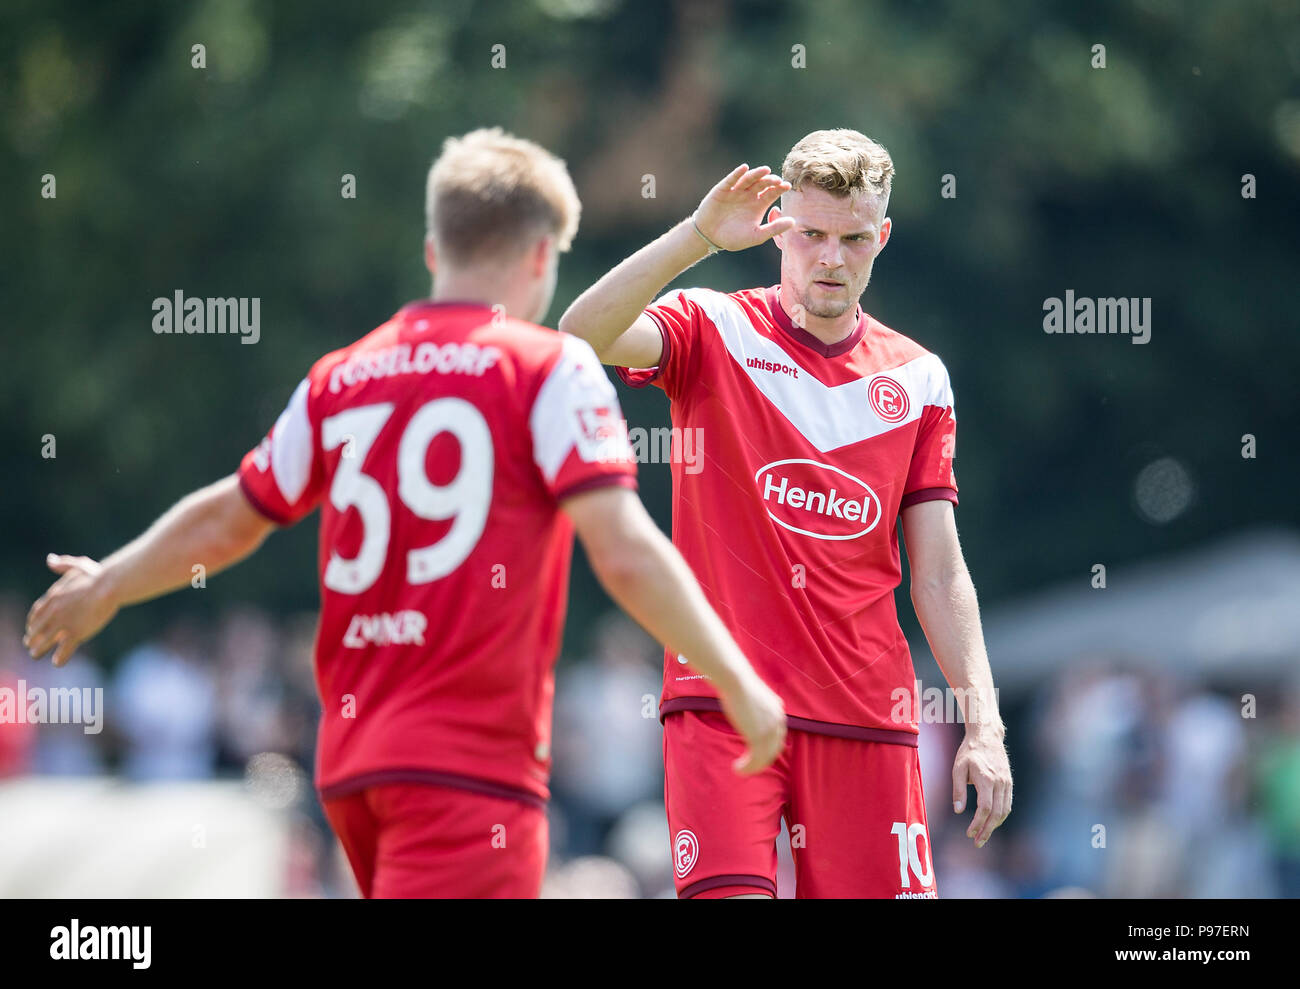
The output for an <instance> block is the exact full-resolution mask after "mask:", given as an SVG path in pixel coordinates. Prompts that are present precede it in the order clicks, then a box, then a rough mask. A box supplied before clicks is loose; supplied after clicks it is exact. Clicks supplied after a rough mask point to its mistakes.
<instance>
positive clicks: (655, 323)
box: [560, 129, 1011, 898]
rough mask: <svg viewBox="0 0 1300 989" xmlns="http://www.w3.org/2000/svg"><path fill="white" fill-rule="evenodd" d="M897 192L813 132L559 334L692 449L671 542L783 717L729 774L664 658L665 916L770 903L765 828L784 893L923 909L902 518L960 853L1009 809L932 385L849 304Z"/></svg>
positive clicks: (599, 290) (898, 338)
mask: <svg viewBox="0 0 1300 989" xmlns="http://www.w3.org/2000/svg"><path fill="white" fill-rule="evenodd" d="M893 171H894V168H893V162H892V160H891V159H890V156H889V153H888V152H887V151H886V150H885V149H884V148H883V147H881V146H880V145H879V144H878V143H876V142H875V141H872V140H871V139H869V138H867V137H866V136H864V135H862V134H860V133H858V132H857V131H853V130H846V129H840V130H827V131H816V132H813V133H811V134H809V135H807V136H806V137H805V138H803V140H801V141H800V142H799V143H798V144H797V145H796V146H795V147H794V148H793V149H792V150H791V151H790V153H789V155H788V156H787V157H786V160H785V162H784V164H783V167H782V170H781V174H780V175H779V176H778V175H776V174H774V173H773V172H772V171H771V169H769V168H767V167H766V166H764V167H760V168H749V167H748V166H747V165H741V166H739V167H738V168H736V169H735V170H734V171H732V172H731V174H729V175H727V176H726V177H725V178H723V179H722V180H721V181H720V182H719V183H718V184H717V185H716V186H714V188H713V189H712V190H710V191H709V193H708V194H707V195H706V196H705V197H704V199H703V201H702V202H701V203H700V205H699V208H698V209H697V210H696V211H695V213H694V215H693V216H692V217H690V218H688V219H686V220H684V221H682V222H681V223H679V224H677V225H676V226H675V227H673V228H672V229H671V230H669V231H668V232H667V233H666V234H664V235H663V236H661V237H660V238H658V239H657V240H655V241H654V242H652V243H651V244H649V245H648V246H646V247H644V248H642V249H641V250H640V251H638V252H636V253H635V254H633V255H632V256H631V257H629V258H627V259H626V260H625V261H623V262H622V263H621V264H619V265H618V266H617V267H615V268H614V269H613V270H611V271H610V272H608V273H607V274H606V275H605V276H604V277H603V278H601V279H600V281H598V282H597V283H596V284H595V285H594V286H592V287H591V288H590V289H588V290H587V291H586V292H584V293H583V294H582V295H581V296H580V297H579V298H578V299H577V300H576V301H575V302H574V303H573V305H572V306H571V307H570V308H569V310H568V311H567V312H566V313H565V314H564V316H563V318H562V319H561V321H560V327H561V329H562V330H566V331H568V332H570V333H573V334H575V335H577V336H580V337H582V338H583V339H585V340H587V341H588V342H589V343H590V344H591V345H592V347H593V349H594V350H595V351H596V353H597V354H598V355H599V357H600V359H601V360H602V361H604V362H605V363H607V364H613V365H615V366H616V368H617V371H618V374H619V376H620V377H621V378H622V380H623V381H624V382H625V383H626V384H628V385H630V386H632V387H644V386H645V385H648V384H654V385H656V386H657V387H659V388H662V389H663V390H664V392H665V393H666V394H667V395H668V398H669V400H670V408H671V415H672V422H673V427H674V434H675V435H691V436H693V437H695V449H696V452H697V456H696V458H695V459H696V460H697V461H702V463H703V468H702V469H700V467H699V463H697V464H696V469H693V470H684V469H683V465H682V463H680V462H679V461H680V459H681V458H679V457H673V464H672V471H673V489H674V510H673V511H674V517H673V541H674V544H675V545H676V546H677V548H678V549H679V550H681V552H682V555H683V556H684V557H685V559H686V560H687V562H688V563H689V564H690V565H691V568H692V569H693V570H694V571H695V573H696V575H697V577H698V578H699V580H700V583H701V585H702V586H703V588H704V591H705V594H706V596H707V597H708V599H709V601H710V603H711V604H712V605H713V606H714V607H715V608H716V609H717V610H718V613H719V614H720V615H721V616H722V618H723V620H724V621H725V622H726V623H727V626H728V628H729V629H730V630H731V632H732V634H733V635H734V636H735V637H736V639H737V641H738V642H739V643H740V644H741V646H742V648H743V649H744V650H745V653H746V655H748V656H749V657H750V659H751V661H752V662H753V663H754V664H755V667H756V668H757V669H758V671H759V672H760V673H761V674H762V675H763V677H764V679H765V680H766V681H767V682H768V683H769V684H770V685H771V686H772V687H773V689H775V690H776V692H777V693H778V694H780V696H781V698H782V700H783V701H784V702H785V706H786V710H787V712H788V722H789V726H790V728H791V731H790V733H789V736H788V738H787V740H786V746H785V750H784V751H783V752H782V754H781V757H780V758H779V759H778V760H777V761H776V762H775V763H774V764H773V765H772V766H770V767H769V768H768V769H766V770H764V771H763V772H761V773H759V774H757V775H754V776H752V777H748V778H739V777H735V775H734V774H731V773H729V771H728V767H729V765H730V762H731V760H732V759H733V758H734V757H735V755H736V753H737V752H738V751H739V750H740V748H741V746H742V741H741V739H739V738H737V736H736V735H735V733H734V732H733V731H731V729H730V728H729V727H728V725H727V724H726V723H725V721H724V720H723V719H722V717H721V715H720V714H719V713H718V712H720V711H723V710H725V709H726V703H725V701H724V700H723V699H721V698H719V697H718V696H717V691H716V687H717V686H718V685H717V684H715V683H714V682H713V680H712V678H711V676H710V675H709V673H708V671H707V670H705V669H703V668H702V667H701V666H700V665H699V664H698V663H697V662H696V657H695V656H693V655H691V653H690V652H689V651H682V650H674V649H673V648H672V647H669V648H668V650H667V652H666V654H665V661H664V690H663V698H662V702H661V705H660V715H661V718H662V719H663V721H664V732H665V743H664V751H665V760H666V764H665V771H666V787H665V789H666V801H667V808H668V820H669V828H670V832H671V834H672V838H673V861H674V867H675V873H676V884H677V891H678V895H679V896H681V897H695V896H701V897H725V896H773V895H775V893H776V881H775V880H776V841H775V839H776V837H777V835H778V834H779V833H780V824H781V819H782V818H783V817H784V818H785V821H786V824H787V826H788V829H789V831H790V833H791V836H792V841H791V844H792V848H793V852H794V860H795V870H796V894H797V895H798V896H801V897H897V898H910V897H933V896H935V895H937V888H936V885H935V877H934V869H933V864H932V856H931V850H930V839H929V831H928V823H927V821H926V814H925V803H924V800H923V796H922V789H921V772H920V762H919V759H918V754H917V736H918V720H919V719H918V716H919V714H920V711H919V710H918V700H919V698H918V697H917V696H916V690H915V674H914V672H913V668H912V661H911V655H910V652H909V650H908V645H907V641H906V639H905V638H904V636H903V633H902V631H901V629H900V627H899V624H898V617H897V614H896V612H895V608H894V597H893V595H894V589H895V588H896V587H897V586H898V584H899V583H900V580H901V566H900V549H899V542H898V534H897V526H898V522H899V520H900V519H901V521H902V529H903V536H904V540H905V542H906V548H907V554H908V561H909V565H910V569H911V592H912V594H911V596H912V603H913V606H914V607H915V609H916V613H917V616H918V618H919V619H920V621H921V625H922V627H923V629H924V631H925V634H926V637H927V638H928V640H929V643H930V645H931V648H932V649H933V652H934V654H935V657H936V659H937V660H938V662H939V665H940V667H941V669H942V670H943V672H944V675H945V676H946V678H947V679H948V682H949V685H950V688H951V689H952V690H953V691H954V693H955V694H956V695H957V697H956V699H957V701H958V703H959V704H960V706H961V710H962V715H963V720H964V721H965V725H966V734H965V738H964V740H963V741H962V743H961V746H960V748H959V750H958V752H957V756H956V760H955V762H954V765H953V773H952V795H953V809H954V811H956V812H957V813H961V812H962V811H963V810H964V808H965V805H966V794H967V788H968V786H974V787H975V791H976V794H977V801H978V803H977V807H976V810H975V813H974V815H973V819H972V821H971V823H970V826H969V828H968V830H967V835H968V836H969V837H970V838H972V839H974V840H975V842H976V844H977V845H979V846H983V845H984V844H985V843H986V842H987V841H988V839H989V836H990V835H991V834H992V832H993V831H994V829H995V828H997V827H998V826H999V825H1001V824H1002V822H1003V821H1004V820H1005V819H1006V817H1007V815H1008V814H1009V813H1010V811H1011V771H1010V766H1009V763H1008V759H1007V754H1006V749H1005V746H1004V743H1003V737H1004V734H1005V728H1004V726H1003V723H1002V719H1001V717H1000V715H999V712H998V706H997V701H996V696H995V692H994V689H993V677H992V673H991V671H990V668H989V662H988V657H987V655H986V653H985V648H984V641H983V633H982V632H981V629H980V621H979V608H978V605H977V603H976V598H975V589H974V585H973V583H972V581H971V578H970V574H969V572H968V570H967V567H966V563H965V561H964V559H963V556H962V552H961V547H960V545H959V543H958V539H957V529H956V523H955V517H954V511H953V508H954V506H955V505H956V503H957V482H956V478H955V476H954V473H953V456H954V453H955V441H956V417H955V414H954V410H953V397H952V389H951V385H950V383H949V378H948V372H947V370H946V369H945V367H944V365H943V363H942V361H940V359H939V358H938V356H937V355H935V354H932V353H930V352H928V351H927V350H926V349H925V348H923V347H922V346H920V345H919V344H917V343H916V342H915V341H913V340H911V339H909V338H907V337H905V336H903V335H902V334H900V333H897V332H895V331H894V330H892V329H890V328H889V327H887V326H885V325H883V324H882V323H881V322H879V321H878V320H876V319H874V318H873V317H871V316H870V315H868V314H867V313H865V312H863V310H862V308H861V307H860V305H859V299H860V298H861V296H862V294H863V292H864V291H865V290H866V287H867V283H868V281H869V280H870V277H871V271H872V267H873V265H874V263H875V259H876V257H877V256H878V255H879V253H880V252H881V251H882V250H883V249H884V247H885V245H886V244H887V243H888V241H889V236H890V231H891V228H892V221H891V220H890V219H889V218H888V215H887V207H888V203H889V195H890V191H891V186H892V180H893ZM778 199H779V200H780V205H779V206H778V205H777V201H778ZM769 239H772V240H773V241H774V242H775V244H776V246H777V247H778V248H779V249H780V251H781V278H780V282H779V284H776V285H772V286H769V287H767V288H755V289H746V290H743V291H738V292H731V293H724V292H716V291H712V290H708V289H698V288H693V289H683V290H674V291H671V292H668V293H667V294H664V295H663V296H662V297H659V296H660V293H662V292H663V290H664V288H665V287H666V286H667V285H668V284H669V283H670V282H672V281H673V280H674V279H676V278H677V277H678V276H679V275H680V274H681V273H682V272H684V271H685V270H686V269H687V268H690V267H691V266H692V265H695V264H697V263H698V262H700V261H702V260H703V259H704V258H706V257H708V256H709V255H711V254H713V253H716V252H717V251H720V250H723V251H739V250H745V249H747V248H750V247H754V246H756V245H759V244H762V243H765V242H766V241H767V240H769ZM657 297H659V298H658V299H657V301H655V300H656V298H657ZM679 430H680V431H681V432H680V433H679V432H678V431H679ZM687 431H690V432H689V433H688V432H687Z"/></svg>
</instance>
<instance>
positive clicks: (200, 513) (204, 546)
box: [23, 474, 275, 666]
mask: <svg viewBox="0 0 1300 989" xmlns="http://www.w3.org/2000/svg"><path fill="white" fill-rule="evenodd" d="M273 528H275V523H273V522H271V521H270V520H269V519H267V518H266V517H265V516H264V515H262V514H261V513H259V512H257V511H256V510H255V509H254V508H253V507H252V506H251V505H250V504H249V503H248V499H247V498H246V497H245V496H244V493H243V491H242V490H241V489H240V486H239V477H238V475H237V474H231V475H230V476H229V477H225V478H222V479H221V480H220V481H217V482H216V483H215V484H210V485H208V486H207V487H206V488H201V489H199V490H198V491H195V492H192V493H191V494H188V495H186V496H185V497H184V498H182V499H181V500H180V501H179V502H177V503H176V504H175V505H173V506H172V507H171V508H170V509H168V510H167V512H166V513H165V514H164V515H162V517H160V518H159V519H158V520H157V521H156V522H154V523H153V525H151V526H150V527H149V528H148V529H147V530H146V531H145V532H144V533H143V534H142V535H140V536H138V537H137V538H136V539H134V540H133V541H131V542H130V543H128V544H127V545H125V546H123V547H122V548H121V549H119V550H118V551H117V552H115V553H113V554H112V555H111V556H109V557H108V558H107V559H105V560H103V561H102V562H96V561H95V560H92V559H89V558H88V557H85V556H60V555H57V554H54V553H51V554H49V555H48V556H47V557H46V558H45V562H46V564H47V565H48V566H49V568H50V569H51V570H53V571H54V572H55V573H57V574H61V575H62V576H61V577H59V579H58V580H56V581H55V582H54V584H53V585H52V586H51V587H50V589H49V590H48V591H46V592H45V594H43V595H42V596H41V598H40V600H38V601H37V602H36V603H35V604H34V605H32V608H31V611H30V612H28V614H27V632H26V634H25V635H24V636H23V645H25V646H26V647H27V650H28V652H30V653H31V655H32V658H33V659H39V658H40V657H41V656H43V655H44V654H45V653H46V652H48V651H49V650H50V649H51V648H53V649H54V665H55V666H62V665H63V664H64V663H66V662H67V661H68V660H69V659H70V658H71V656H72V654H73V652H74V651H75V650H76V649H77V647H78V646H80V645H81V644H82V643H83V642H85V641H87V640H88V639H90V638H93V637H94V636H95V635H96V634H98V632H99V631H100V629H102V628H103V627H104V626H105V625H107V624H108V623H109V621H110V620H111V619H112V618H113V616H114V615H115V614H117V612H118V609H120V608H122V607H124V606H126V605H129V604H136V603H138V602H140V601H147V600H149V599H150V598H156V597H159V596H160V595H163V594H166V593H168V592H169V591H174V590H176V589H177V588H179V587H184V586H185V585H186V584H189V583H190V582H191V580H192V579H193V577H194V567H195V565H202V566H203V568H204V571H205V573H207V574H215V573H217V572H219V571H221V570H224V569H226V568H227V567H229V566H231V565H232V564H235V563H238V562H239V561H240V560H242V559H243V558H244V557H246V556H248V555H249V554H250V553H252V552H253V550H255V549H257V547H258V546H260V545H261V544H262V541H263V540H264V539H265V538H266V536H267V534H268V533H269V532H270V531H271V530H272V529H273Z"/></svg>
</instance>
